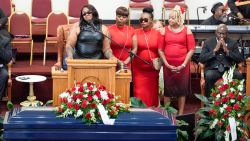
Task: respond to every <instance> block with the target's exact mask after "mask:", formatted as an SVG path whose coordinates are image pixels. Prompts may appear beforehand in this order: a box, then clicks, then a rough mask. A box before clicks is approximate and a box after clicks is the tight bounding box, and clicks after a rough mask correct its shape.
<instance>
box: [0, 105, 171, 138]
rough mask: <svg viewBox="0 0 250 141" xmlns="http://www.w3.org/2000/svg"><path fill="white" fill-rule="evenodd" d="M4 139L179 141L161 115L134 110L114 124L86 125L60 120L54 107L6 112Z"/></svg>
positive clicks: (65, 119) (71, 119) (73, 120)
mask: <svg viewBox="0 0 250 141" xmlns="http://www.w3.org/2000/svg"><path fill="white" fill-rule="evenodd" d="M3 128H4V132H3V136H4V140H6V141H9V140H12V141H16V140H42V141H44V140H84V141H85V140H86V141H97V140H98V141H176V126H175V125H174V124H173V122H172V121H171V120H170V119H169V118H167V117H166V116H163V115H162V114H160V113H159V112H156V111H154V110H151V109H136V110H135V109H132V112H130V113H121V114H119V117H118V118H117V119H116V120H115V124H114V125H104V124H102V123H99V124H92V125H85V124H83V123H82V121H81V120H80V119H75V118H57V117H56V114H55V113H54V112H53V108H27V107H26V108H17V109H14V110H13V111H11V112H7V113H6V115H5V118H4V124H3Z"/></svg>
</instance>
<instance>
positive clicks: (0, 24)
mask: <svg viewBox="0 0 250 141" xmlns="http://www.w3.org/2000/svg"><path fill="white" fill-rule="evenodd" d="M7 22H8V17H7V16H6V15H5V14H4V12H3V10H2V9H1V8H0V34H1V35H4V36H6V37H8V38H10V34H9V32H8V30H7V26H6V24H7Z"/></svg>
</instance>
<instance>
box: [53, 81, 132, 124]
mask: <svg viewBox="0 0 250 141" xmlns="http://www.w3.org/2000/svg"><path fill="white" fill-rule="evenodd" d="M117 99H118V97H115V96H114V94H112V93H110V92H109V91H107V90H106V88H105V87H104V86H103V85H99V84H96V83H95V82H86V83H83V84H82V83H76V84H75V87H73V88H72V89H71V90H67V91H66V92H63V93H62V94H60V102H61V105H60V106H58V107H57V110H56V112H57V113H58V114H59V115H58V116H57V117H63V118H65V117H68V116H74V117H75V118H81V119H82V121H83V122H84V123H86V124H92V123H97V122H100V121H101V115H100V112H99V110H98V108H97V105H98V104H102V105H103V106H104V108H105V110H106V112H107V114H108V116H109V117H110V118H116V117H117V116H118V114H119V112H128V111H129V107H128V106H127V105H126V104H124V103H121V102H116V100H117Z"/></svg>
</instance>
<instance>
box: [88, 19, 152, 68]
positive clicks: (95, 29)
mask: <svg viewBox="0 0 250 141" xmlns="http://www.w3.org/2000/svg"><path fill="white" fill-rule="evenodd" d="M87 24H88V25H90V26H91V27H92V28H93V29H94V31H96V32H98V33H100V34H102V35H103V36H105V37H106V38H108V39H109V40H110V41H111V42H114V43H115V44H116V45H117V46H119V47H120V48H122V49H124V50H125V51H127V52H128V53H129V56H130V58H131V59H130V61H131V68H132V58H133V56H135V57H137V58H138V59H140V60H141V61H142V62H144V63H145V64H150V63H149V62H147V61H146V60H144V59H142V58H141V57H139V56H138V55H136V54H135V53H133V52H132V51H131V50H129V49H127V48H126V47H125V46H124V47H123V46H122V45H121V44H119V43H117V42H116V41H115V40H113V39H112V38H110V37H109V36H107V35H106V34H104V33H103V32H102V31H100V30H99V29H97V28H96V26H95V25H94V24H93V23H87ZM122 68H123V67H122Z"/></svg>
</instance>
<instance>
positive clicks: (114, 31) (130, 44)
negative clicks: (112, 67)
mask: <svg viewBox="0 0 250 141" xmlns="http://www.w3.org/2000/svg"><path fill="white" fill-rule="evenodd" d="M128 15H129V11H128V9H127V8H125V7H118V8H117V9H116V23H115V24H113V25H111V26H110V27H109V33H110V38H111V39H112V40H113V41H109V42H110V46H111V49H112V51H113V53H114V56H115V57H116V58H117V59H118V61H119V62H120V63H121V64H123V65H125V68H126V67H128V68H130V62H131V57H130V56H129V55H130V54H129V52H128V51H131V52H132V53H134V54H136V52H137V40H136V37H135V31H134V28H133V27H131V26H127V25H126V24H127V22H128ZM115 42H116V43H118V44H120V46H119V45H117V44H116V43H115ZM124 48H126V49H127V50H126V49H124Z"/></svg>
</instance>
